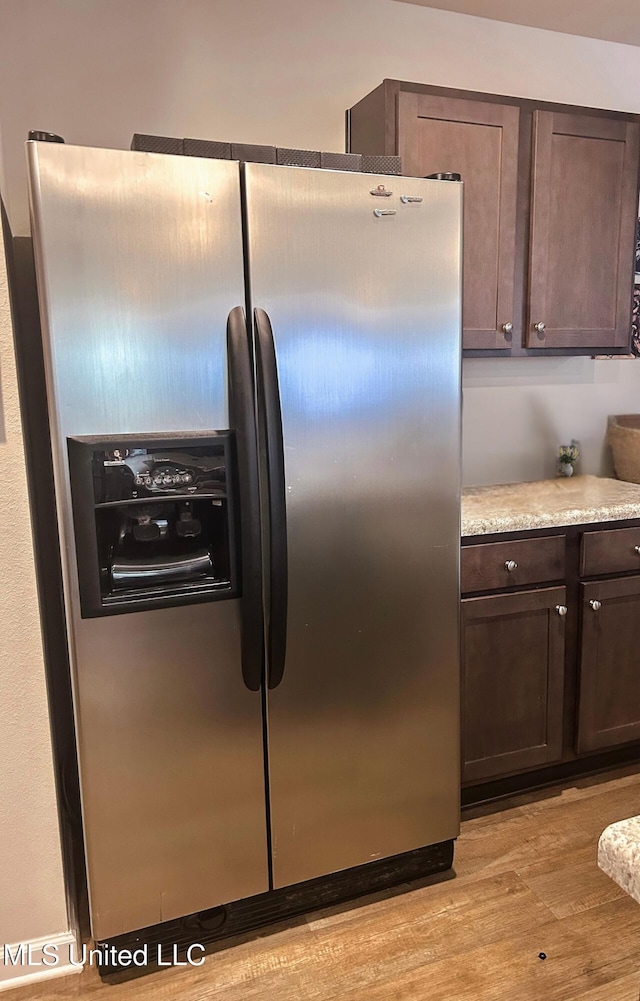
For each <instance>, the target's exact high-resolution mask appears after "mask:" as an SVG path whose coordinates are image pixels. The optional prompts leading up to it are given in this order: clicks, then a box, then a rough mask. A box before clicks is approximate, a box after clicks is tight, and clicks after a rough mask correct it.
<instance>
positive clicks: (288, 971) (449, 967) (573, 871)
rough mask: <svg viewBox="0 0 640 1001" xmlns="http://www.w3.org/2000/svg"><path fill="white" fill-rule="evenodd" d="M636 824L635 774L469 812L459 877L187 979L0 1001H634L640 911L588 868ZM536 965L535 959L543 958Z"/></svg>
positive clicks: (316, 924)
mask: <svg viewBox="0 0 640 1001" xmlns="http://www.w3.org/2000/svg"><path fill="white" fill-rule="evenodd" d="M639 813H640V774H634V773H633V771H632V770H630V769H627V770H622V771H620V772H617V773H616V774H615V776H614V777H611V775H609V776H607V777H606V778H602V777H600V778H596V779H594V778H591V779H584V780H581V781H579V782H577V783H574V784H572V785H570V786H566V787H562V788H556V789H554V790H551V791H546V792H544V793H537V794H535V795H534V794H527V795H526V796H521V797H519V798H516V799H514V800H512V801H511V802H510V803H509V804H508V805H503V806H502V807H501V808H498V807H496V806H493V807H483V808H479V809H476V810H475V811H472V812H468V813H467V814H466V819H465V821H464V824H463V830H462V835H461V837H460V840H459V841H458V844H457V848H456V862H455V868H456V873H457V878H456V879H453V880H447V881H443V882H440V883H437V884H435V885H426V884H424V883H422V884H420V883H413V884H411V885H410V886H409V887H408V888H406V887H405V892H388V893H385V894H378V895H377V896H375V897H369V898H367V899H366V900H361V901H359V902H357V903H356V904H352V905H350V906H343V907H339V908H331V909H330V910H327V911H324V912H316V913H314V914H312V915H310V916H309V917H308V918H307V920H301V921H299V922H298V923H297V924H294V925H292V926H291V927H279V928H278V929H277V930H276V931H274V932H271V933H270V934H266V933H262V934H261V935H259V936H257V937H253V938H245V939H243V940H242V941H240V942H236V944H234V946H233V947H232V948H230V947H229V946H228V945H224V946H220V945H219V946H218V951H216V952H214V953H212V954H211V955H209V956H208V957H207V961H206V963H205V964H204V966H203V967H201V968H197V969H190V968H189V969H186V970H185V969H180V970H173V969H170V970H167V971H162V972H160V973H154V974H151V975H149V976H146V977H143V978H140V979H137V980H133V981H129V982H127V983H118V984H116V985H111V986H108V985H104V984H102V983H101V981H100V979H99V977H98V974H97V972H96V970H95V969H89V970H86V971H85V972H83V973H82V974H81V975H79V976H73V977H69V978H64V979H59V980H52V981H50V982H48V983H47V984H46V985H37V986H33V987H25V988H19V989H16V990H12V991H9V992H7V993H6V994H5V995H4V996H5V997H6V999H7V1001H61V999H70V1001H71V999H73V1001H83V999H87V1001H94V999H96V1001H108V999H109V998H112V999H113V1001H151V999H153V1001H169V999H172V1001H174V999H175V1001H208V999H215V1001H267V999H268V1001H501V999H505V1001H507V999H508V1001H573V999H574V998H575V999H580V1001H638V998H639V995H640V905H638V904H636V903H635V902H634V901H632V900H631V899H630V898H628V897H627V896H626V895H624V894H623V893H622V891H621V890H619V889H618V887H617V886H616V885H615V884H614V883H613V882H612V881H611V880H610V879H608V877H607V876H605V875H604V874H603V873H601V872H600V871H599V869H598V868H597V866H596V861H595V859H596V845H597V840H598V836H599V834H600V833H601V831H602V830H603V829H604V828H605V827H606V826H607V825H608V824H610V823H612V822H613V821H616V820H622V819H623V818H625V817H630V816H634V815H636V814H639ZM541 952H543V953H545V954H546V957H547V958H546V959H544V960H541V959H540V958H539V953H541Z"/></svg>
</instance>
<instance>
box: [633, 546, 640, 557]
mask: <svg viewBox="0 0 640 1001" xmlns="http://www.w3.org/2000/svg"><path fill="white" fill-rule="evenodd" d="M633 548H634V550H635V552H636V553H637V554H638V556H640V546H634V547H633Z"/></svg>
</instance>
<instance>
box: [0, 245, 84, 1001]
mask: <svg viewBox="0 0 640 1001" xmlns="http://www.w3.org/2000/svg"><path fill="white" fill-rule="evenodd" d="M26 498H27V483H26V473H25V461H24V449H23V441H22V430H21V425H20V410H19V406H18V388H17V382H16V370H15V359H14V353H13V334H12V329H11V318H10V314H9V297H8V290H7V276H6V270H5V261H4V253H3V250H2V242H1V240H0V525H2V531H0V567H1V568H2V580H1V584H0V682H1V683H0V768H1V777H0V988H2V986H3V985H4V986H6V984H7V982H8V980H9V979H10V978H13V977H15V976H16V975H20V974H25V973H29V972H31V973H32V972H33V971H29V970H25V969H20V968H15V969H14V968H12V967H6V966H4V965H3V962H2V945H3V943H16V942H21V941H31V940H38V939H41V938H47V939H49V938H54V937H55V936H60V935H62V936H63V937H64V935H65V933H66V932H67V929H68V919H67V909H66V898H65V889H64V881H63V871H62V860H61V851H60V835H59V830H58V815H57V810H56V796H55V786H54V776H53V763H52V755H51V737H50V732H49V715H48V707H47V694H46V688H45V677H44V663H43V653H42V642H41V635H40V621H39V616H38V598H37V593H36V580H35V568H34V560H33V545H32V539H31V523H30V516H29V506H28V503H27V500H26ZM64 940H65V941H68V940H69V939H68V937H66V938H64Z"/></svg>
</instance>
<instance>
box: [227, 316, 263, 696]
mask: <svg viewBox="0 0 640 1001" xmlns="http://www.w3.org/2000/svg"><path fill="white" fill-rule="evenodd" d="M249 343H250V342H249V332H248V330H247V323H246V319H245V315H244V310H243V309H242V307H241V306H236V307H235V309H232V310H231V312H230V313H229V318H228V320H227V362H228V388H229V425H230V427H231V428H233V429H234V430H235V442H236V456H237V470H238V493H239V501H240V502H239V505H238V507H239V512H240V550H241V553H240V574H241V587H242V598H241V612H240V615H241V656H242V677H243V678H244V683H245V685H246V686H247V688H250V689H251V691H252V692H257V691H259V689H260V686H261V684H262V675H263V664H264V618H263V611H262V556H261V538H260V485H259V480H258V445H257V439H256V421H255V404H254V390H253V366H252V363H251V351H250V347H249Z"/></svg>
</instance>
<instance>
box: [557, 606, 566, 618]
mask: <svg viewBox="0 0 640 1001" xmlns="http://www.w3.org/2000/svg"><path fill="white" fill-rule="evenodd" d="M568 611H569V609H568V608H567V606H566V605H556V612H557V613H558V615H559V616H560V617H561V618H562V617H564V616H565V615H566V614H567V612H568Z"/></svg>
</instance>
